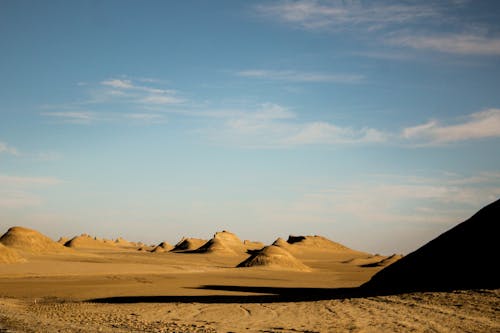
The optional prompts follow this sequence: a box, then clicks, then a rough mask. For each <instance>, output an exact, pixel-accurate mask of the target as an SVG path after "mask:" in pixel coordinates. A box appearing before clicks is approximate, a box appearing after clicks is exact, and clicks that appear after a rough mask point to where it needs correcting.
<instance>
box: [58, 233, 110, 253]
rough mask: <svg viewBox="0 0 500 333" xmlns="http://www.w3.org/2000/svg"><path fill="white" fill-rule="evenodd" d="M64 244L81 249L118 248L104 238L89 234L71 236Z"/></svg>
mask: <svg viewBox="0 0 500 333" xmlns="http://www.w3.org/2000/svg"><path fill="white" fill-rule="evenodd" d="M64 246H66V247H71V248H79V249H116V247H115V246H114V245H113V244H110V243H106V242H104V240H101V239H98V238H94V237H91V236H89V235H87V234H82V235H80V236H75V237H73V238H71V239H70V240H69V241H67V242H66V243H64Z"/></svg>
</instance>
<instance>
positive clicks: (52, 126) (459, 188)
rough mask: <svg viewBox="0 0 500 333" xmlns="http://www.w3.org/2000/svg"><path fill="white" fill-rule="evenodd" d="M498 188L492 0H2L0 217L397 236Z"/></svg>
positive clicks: (443, 223) (409, 237) (64, 231)
mask: <svg viewBox="0 0 500 333" xmlns="http://www.w3.org/2000/svg"><path fill="white" fill-rule="evenodd" d="M499 197H500V4H499V3H498V2H497V1H493V0H492V1H467V0H448V1H446V0H443V1H384V0H380V1H314V0H312V1H176V2H172V1H152V0H148V1H127V0H123V1H122V0H120V1H113V0H108V1H91V0H84V1H55V0H49V1H24V0H19V1H18V0H16V1H13V0H0V232H4V231H6V230H7V228H9V227H10V226H14V225H21V226H25V227H30V228H34V229H36V230H39V231H41V232H42V233H44V234H46V235H48V236H50V237H52V238H55V239H57V238H58V237H59V236H74V235H78V234H81V233H89V234H92V235H95V236H99V237H107V238H116V237H118V236H121V237H124V238H126V239H129V240H133V241H139V240H140V241H145V242H148V243H157V242H160V241H164V240H166V241H169V242H171V243H175V242H177V241H178V240H179V239H180V238H181V237H182V236H191V237H202V238H210V237H211V235H212V234H213V233H214V232H216V231H220V230H230V231H232V232H234V233H236V234H237V235H238V236H239V237H240V238H242V239H251V240H261V241H264V242H266V243H270V242H272V241H273V240H274V239H276V238H277V237H284V238H286V237H287V236H288V235H289V234H295V235H309V234H319V235H323V236H325V237H328V238H330V239H332V240H334V241H337V242H340V243H342V244H344V245H347V246H349V247H352V248H354V249H358V250H363V251H368V252H372V253H383V254H390V253H408V252H411V251H413V250H414V249H416V248H418V247H419V246H421V245H423V244H425V243H426V242H427V241H429V240H431V239H432V238H434V237H436V236H437V235H439V234H440V233H442V232H443V231H445V230H448V229H449V228H451V227H453V226H454V225H456V224H458V223H459V222H461V221H463V220H465V219H467V218H468V217H470V216H471V215H472V214H473V213H475V212H476V211H477V210H478V209H480V208H481V207H483V206H484V205H486V204H488V203H490V202H492V201H494V200H496V199H498V198H499Z"/></svg>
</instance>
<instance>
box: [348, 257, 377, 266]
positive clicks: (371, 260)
mask: <svg viewBox="0 0 500 333" xmlns="http://www.w3.org/2000/svg"><path fill="white" fill-rule="evenodd" d="M386 258H387V257H384V256H381V255H374V256H368V257H364V258H354V259H349V260H346V261H344V262H343V263H344V264H352V265H357V266H368V265H373V264H377V263H379V262H381V261H382V260H384V259H386Z"/></svg>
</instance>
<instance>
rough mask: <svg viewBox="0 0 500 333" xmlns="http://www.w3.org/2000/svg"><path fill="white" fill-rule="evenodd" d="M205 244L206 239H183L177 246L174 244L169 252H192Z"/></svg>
mask: <svg viewBox="0 0 500 333" xmlns="http://www.w3.org/2000/svg"><path fill="white" fill-rule="evenodd" d="M206 242H207V240H206V239H199V238H185V237H183V238H182V239H181V240H180V241H179V242H178V243H177V244H175V246H174V248H173V249H172V250H171V251H172V252H183V251H194V250H197V249H198V248H200V246H202V245H204V244H205V243H206Z"/></svg>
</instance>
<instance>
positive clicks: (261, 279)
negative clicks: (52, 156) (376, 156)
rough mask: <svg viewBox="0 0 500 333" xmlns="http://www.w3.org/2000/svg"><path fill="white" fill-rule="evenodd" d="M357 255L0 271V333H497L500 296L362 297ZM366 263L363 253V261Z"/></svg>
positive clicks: (147, 260) (73, 255)
mask: <svg viewBox="0 0 500 333" xmlns="http://www.w3.org/2000/svg"><path fill="white" fill-rule="evenodd" d="M353 256H354V257H355V256H356V255H353V254H352V253H350V254H345V253H344V254H342V253H339V254H332V253H329V252H328V253H327V252H322V251H312V252H310V253H307V254H303V255H302V256H301V258H300V259H301V261H302V262H304V263H305V264H306V265H308V266H309V267H311V268H312V271H311V272H294V271H286V270H273V269H261V268H255V267H252V268H234V266H236V265H237V264H238V263H239V262H241V261H242V260H244V259H245V258H246V257H247V256H246V255H236V256H227V255H217V254H194V253H190V254H186V253H171V252H165V253H149V252H139V251H135V252H134V251H125V250H124V251H108V250H100V251H99V250H79V251H78V252H77V251H74V252H71V251H69V252H68V253H64V254H61V253H59V254H52V255H48V254H45V255H36V256H35V255H33V256H32V257H29V256H28V257H27V259H28V262H25V263H16V264H4V265H0V332H500V302H499V300H500V297H499V296H500V290H476V291H456V292H429V293H409V294H401V295H389V296H373V295H372V296H366V295H359V294H357V293H356V290H355V289H350V288H354V287H357V286H359V285H361V284H362V283H364V282H366V281H367V280H369V278H370V277H371V276H372V275H373V274H374V273H376V272H377V271H378V270H380V269H381V268H380V267H359V266H357V265H355V264H352V263H344V262H345V261H346V260H348V259H352V258H353ZM358 256H359V257H362V256H363V255H362V254H359V255H358Z"/></svg>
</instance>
